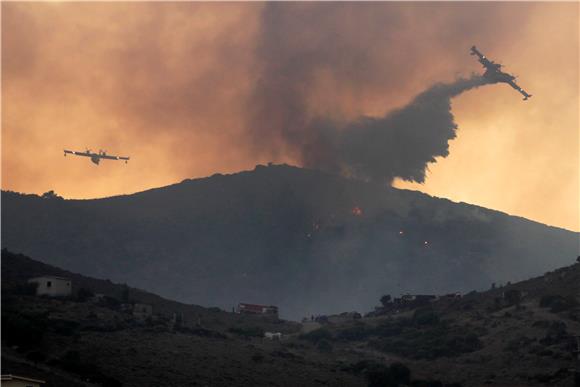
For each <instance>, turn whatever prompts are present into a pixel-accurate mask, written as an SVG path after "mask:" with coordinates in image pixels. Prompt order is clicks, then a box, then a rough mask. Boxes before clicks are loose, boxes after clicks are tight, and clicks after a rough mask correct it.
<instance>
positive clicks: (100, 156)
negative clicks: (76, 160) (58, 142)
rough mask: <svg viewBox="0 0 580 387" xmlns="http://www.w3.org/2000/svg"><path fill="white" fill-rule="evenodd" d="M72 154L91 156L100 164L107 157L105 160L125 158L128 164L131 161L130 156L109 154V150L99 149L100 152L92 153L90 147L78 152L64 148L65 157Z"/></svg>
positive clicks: (92, 159) (94, 161) (93, 160)
mask: <svg viewBox="0 0 580 387" xmlns="http://www.w3.org/2000/svg"><path fill="white" fill-rule="evenodd" d="M67 153H68V154H71V155H75V156H84V157H90V158H91V161H92V162H93V163H95V164H97V165H99V163H100V162H101V159H105V160H125V164H127V162H128V161H129V157H123V156H111V155H108V154H107V152H105V151H103V150H99V153H91V150H90V149H87V150H86V152H76V151H70V150H66V149H65V150H64V157H66V155H67Z"/></svg>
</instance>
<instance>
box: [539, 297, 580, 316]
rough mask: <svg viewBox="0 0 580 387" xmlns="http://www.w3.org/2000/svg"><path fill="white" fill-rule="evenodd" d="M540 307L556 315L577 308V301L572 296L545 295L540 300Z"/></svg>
mask: <svg viewBox="0 0 580 387" xmlns="http://www.w3.org/2000/svg"><path fill="white" fill-rule="evenodd" d="M540 306H541V307H542V308H550V312H552V313H558V312H563V311H565V310H570V309H572V308H574V307H576V306H578V301H577V300H576V299H575V298H574V297H572V296H569V297H563V296H560V295H546V296H543V297H542V298H541V299H540Z"/></svg>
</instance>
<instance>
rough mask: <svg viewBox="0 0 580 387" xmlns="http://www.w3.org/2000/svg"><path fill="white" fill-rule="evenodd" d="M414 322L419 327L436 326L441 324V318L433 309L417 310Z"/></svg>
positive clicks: (414, 314)
mask: <svg viewBox="0 0 580 387" xmlns="http://www.w3.org/2000/svg"><path fill="white" fill-rule="evenodd" d="M413 321H414V322H415V323H416V324H419V325H436V324H438V323H439V316H438V315H437V314H436V313H435V311H434V310H433V309H431V308H422V309H417V310H415V313H413Z"/></svg>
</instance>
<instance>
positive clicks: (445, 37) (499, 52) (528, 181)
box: [1, 2, 580, 230]
mask: <svg viewBox="0 0 580 387" xmlns="http://www.w3.org/2000/svg"><path fill="white" fill-rule="evenodd" d="M1 6H2V188H3V189H9V190H14V191H19V192H27V193H29V192H33V193H43V192H45V191H48V190H51V189H52V190H55V191H56V192H57V193H58V194H60V195H62V196H64V197H67V198H91V197H102V196H111V195H116V194H123V193H131V192H136V191H140V190H143V189H147V188H152V187H157V186H161V185H166V184H171V183H175V182H177V181H180V180H182V179H185V178H192V177H202V176H207V175H211V174H213V173H216V172H220V173H227V172H236V171H239V170H243V169H250V168H253V166H254V165H255V164H257V163H265V162H268V161H274V162H288V163H291V164H296V165H301V164H302V162H303V161H302V159H301V154H300V151H299V149H298V148H299V146H297V145H296V144H297V143H301V142H303V139H302V138H303V137H308V131H306V128H309V127H311V126H312V122H315V121H316V120H317V119H319V118H323V119H326V120H332V121H335V122H349V121H351V120H355V119H357V118H358V117H361V116H371V117H379V116H384V115H385V114H386V113H388V112H389V111H391V110H393V109H395V108H399V107H402V106H403V105H405V104H406V103H407V102H409V101H411V100H412V99H413V97H414V96H415V95H417V94H418V93H420V92H421V91H423V90H424V89H426V88H428V87H429V86H431V85H432V84H433V83H435V82H449V81H452V80H454V79H455V78H456V77H457V76H469V75H470V74H471V73H472V72H482V71H481V66H480V65H479V63H478V62H477V61H476V60H475V59H474V57H473V56H470V55H469V47H470V46H471V45H473V44H476V45H477V46H478V47H479V48H480V49H481V50H482V51H483V52H484V53H485V54H486V55H488V56H489V57H490V58H491V59H494V60H496V61H500V62H501V63H503V64H504V65H505V67H504V68H505V70H506V71H508V72H512V73H515V74H517V75H519V78H518V82H519V83H520V84H521V86H522V87H523V88H524V89H526V90H527V91H528V92H529V93H531V94H533V95H534V96H533V98H531V99H530V100H529V101H526V102H523V101H522V100H521V97H520V95H519V94H517V93H516V92H515V91H514V90H513V89H511V88H510V87H509V86H507V85H503V84H497V85H488V86H484V87H482V88H479V89H475V90H470V91H467V92H466V93H464V94H462V95H460V96H458V97H456V98H455V99H453V106H452V108H453V114H454V115H455V120H456V123H457V124H458V128H459V129H458V132H457V138H456V139H454V140H452V141H451V142H450V154H449V156H448V157H446V158H439V159H438V160H437V162H436V163H432V164H430V167H429V172H428V174H427V180H426V182H425V183H424V184H417V183H408V182H400V181H396V182H395V186H397V187H405V188H412V189H418V190H421V191H424V192H427V193H429V194H432V195H436V196H440V197H447V198H450V199H452V200H455V201H464V202H469V203H473V204H478V205H482V206H485V207H489V208H493V209H497V210H501V211H505V212H508V213H510V214H515V215H520V216H524V217H527V218H530V219H533V220H537V221H540V222H544V223H548V224H551V225H557V226H561V227H565V228H568V229H573V230H579V229H580V227H579V206H578V202H579V196H580V195H579V178H578V175H579V167H580V165H579V164H580V163H579V158H578V153H579V152H578V150H579V146H580V142H579V133H578V132H579V126H578V107H579V100H578V90H579V83H578V82H579V79H578V56H579V52H578V50H579V42H578V27H579V26H578V20H579V5H578V3H498V2H487V3H474V2H465V3H460V4H457V3H454V4H451V3H449V4H446V3H417V4H413V3H408V2H401V3H364V4H363V3H290V4H289V3H284V4H281V3H279V4H272V3H269V4H264V3H111V2H101V3H59V2H53V3H52V2H51V3H5V2H4V3H2V5H1ZM87 147H89V148H91V149H92V150H94V151H96V150H98V149H105V150H107V151H108V152H109V153H114V154H121V155H128V156H131V161H130V162H129V164H128V165H125V164H123V163H118V162H111V161H109V162H107V161H103V162H102V163H101V165H99V166H95V165H94V164H92V163H90V161H89V160H87V159H80V158H74V157H66V158H64V157H63V152H62V150H63V149H64V148H66V149H75V150H84V149H85V148H87Z"/></svg>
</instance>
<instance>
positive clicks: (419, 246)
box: [2, 165, 578, 319]
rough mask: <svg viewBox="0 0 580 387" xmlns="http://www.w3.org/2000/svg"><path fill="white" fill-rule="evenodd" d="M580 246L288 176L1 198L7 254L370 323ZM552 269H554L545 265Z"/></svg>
mask: <svg viewBox="0 0 580 387" xmlns="http://www.w3.org/2000/svg"><path fill="white" fill-rule="evenodd" d="M577 243H578V234H577V233H573V232H569V231H566V230H563V229H559V228H554V227H548V226H545V225H542V224H539V223H536V222H531V221H529V220H526V219H523V218H518V217H513V216H509V215H506V214H504V213H500V212H497V211H492V210H487V209H485V208H481V207H477V206H472V205H469V204H464V203H453V202H451V201H448V200H445V199H438V198H433V197H429V196H428V195H425V194H421V193H418V192H414V191H406V190H397V189H393V188H389V187H384V186H379V185H375V184H371V183H366V182H361V181H356V180H349V179H345V178H342V177H338V176H334V175H329V174H325V173H322V172H319V171H314V170H308V169H301V168H295V167H289V166H285V165H270V166H267V167H266V166H257V167H256V169H255V170H253V171H248V172H241V173H237V174H233V175H214V176H212V177H208V178H204V179H195V180H185V181H183V182H181V183H179V184H175V185H171V186H167V187H162V188H158V189H153V190H149V191H145V192H140V193H136V194H132V195H124V196H117V197H111V198H104V199H95V200H62V199H59V198H54V197H53V198H43V197H39V196H36V195H23V194H18V193H14V192H2V247H4V248H9V249H10V250H12V251H18V252H22V253H24V254H27V255H30V256H34V257H39V258H40V259H42V260H43V261H44V262H46V263H50V264H54V265H57V266H60V267H63V268H66V269H68V270H72V271H75V272H78V273H82V274H85V275H90V276H93V277H97V278H108V279H110V280H112V281H115V282H122V283H127V284H129V285H131V286H135V287H138V288H142V289H146V290H148V291H152V292H154V293H157V294H160V295H162V296H164V297H168V298H172V299H176V300H179V301H182V302H185V303H194V304H198V305H204V306H218V307H221V308H224V309H226V310H229V309H231V307H232V306H233V305H235V304H237V303H238V302H240V301H242V302H254V303H264V304H274V305H278V306H279V307H280V309H281V314H282V315H283V316H285V317H290V318H294V319H299V318H301V317H302V316H306V315H311V314H314V313H333V312H340V311H344V310H359V311H361V310H368V309H370V308H371V307H372V302H371V300H376V299H378V298H379V297H380V296H381V295H382V294H385V293H392V294H400V293H405V292H411V293H436V294H440V293H446V292H451V291H470V290H472V289H479V290H481V289H487V288H489V287H490V285H491V284H492V283H498V284H499V283H505V282H507V281H517V280H523V279H526V278H530V277H531V276H535V275H540V274H542V273H544V272H545V271H547V270H552V269H554V268H556V267H559V266H563V265H567V264H569V263H570V262H572V260H573V259H574V257H576V255H577V249H578V247H577ZM546 257H550V259H546Z"/></svg>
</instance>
